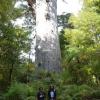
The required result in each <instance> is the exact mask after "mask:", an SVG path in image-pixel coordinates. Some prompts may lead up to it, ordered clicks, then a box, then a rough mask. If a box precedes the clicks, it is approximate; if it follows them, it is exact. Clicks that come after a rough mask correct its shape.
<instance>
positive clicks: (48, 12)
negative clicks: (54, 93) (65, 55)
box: [35, 0, 61, 72]
mask: <svg viewBox="0 0 100 100" xmlns="http://www.w3.org/2000/svg"><path fill="white" fill-rule="evenodd" d="M35 58H36V60H35V61H36V66H37V67H38V68H42V69H45V70H47V71H56V72H58V71H60V70H61V68H60V58H61V55H60V45H59V37H58V30H57V0H48V2H47V0H36V56H35Z"/></svg>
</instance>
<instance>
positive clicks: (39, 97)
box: [37, 87, 46, 100]
mask: <svg viewBox="0 0 100 100" xmlns="http://www.w3.org/2000/svg"><path fill="white" fill-rule="evenodd" d="M45 98H46V94H45V92H44V91H43V88H42V87H40V88H39V91H38V93H37V100H45Z"/></svg>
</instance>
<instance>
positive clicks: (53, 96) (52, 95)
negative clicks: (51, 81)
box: [48, 85, 56, 100]
mask: <svg viewBox="0 0 100 100" xmlns="http://www.w3.org/2000/svg"><path fill="white" fill-rule="evenodd" d="M48 100H56V90H55V88H54V86H52V85H51V86H50V88H49V90H48Z"/></svg>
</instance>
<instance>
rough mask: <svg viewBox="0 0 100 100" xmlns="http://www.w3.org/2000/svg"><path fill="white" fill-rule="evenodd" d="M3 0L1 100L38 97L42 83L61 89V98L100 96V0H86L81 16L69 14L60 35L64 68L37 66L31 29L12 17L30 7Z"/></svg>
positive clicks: (85, 99) (76, 99) (0, 20)
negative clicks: (32, 54) (27, 55)
mask: <svg viewBox="0 0 100 100" xmlns="http://www.w3.org/2000/svg"><path fill="white" fill-rule="evenodd" d="M15 3H16V0H6V1H5V0H0V100H35V99H36V93H37V90H38V88H39V87H43V88H44V90H45V91H46V92H47V91H48V86H49V85H50V84H53V85H55V87H56V89H57V100H96V99H100V1H99V0H95V1H94V0H84V3H83V8H82V10H81V11H80V12H79V14H78V15H77V16H74V15H73V14H70V16H67V17H68V18H66V22H67V26H66V27H65V26H64V28H63V29H62V31H61V32H60V35H59V39H60V47H61V55H62V59H61V64H62V72H60V73H59V74H58V73H53V72H52V73H50V72H47V71H44V70H37V69H35V65H34V63H33V62H32V61H31V59H29V58H25V57H21V55H22V52H24V53H28V52H30V48H31V47H30V42H31V40H30V38H29V36H30V32H29V31H27V30H26V29H25V28H22V27H19V26H15V25H14V24H13V23H12V21H15V20H16V19H17V18H20V17H21V16H23V14H24V12H25V10H26V9H21V8H15V7H14V5H15Z"/></svg>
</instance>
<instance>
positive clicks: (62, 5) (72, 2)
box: [57, 0, 82, 15]
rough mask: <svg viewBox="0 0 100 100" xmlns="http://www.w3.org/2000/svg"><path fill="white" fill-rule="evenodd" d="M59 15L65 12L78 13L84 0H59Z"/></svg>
mask: <svg viewBox="0 0 100 100" xmlns="http://www.w3.org/2000/svg"><path fill="white" fill-rule="evenodd" d="M57 7H58V9H57V12H58V15H61V14H64V13H73V14H77V13H78V12H79V11H80V10H81V8H82V0H57Z"/></svg>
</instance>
